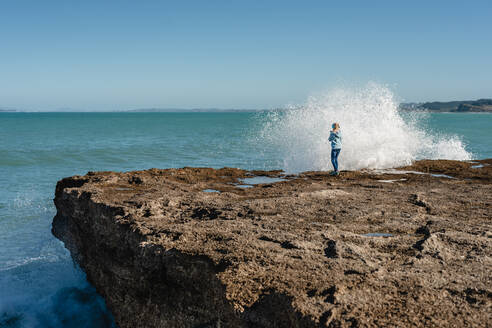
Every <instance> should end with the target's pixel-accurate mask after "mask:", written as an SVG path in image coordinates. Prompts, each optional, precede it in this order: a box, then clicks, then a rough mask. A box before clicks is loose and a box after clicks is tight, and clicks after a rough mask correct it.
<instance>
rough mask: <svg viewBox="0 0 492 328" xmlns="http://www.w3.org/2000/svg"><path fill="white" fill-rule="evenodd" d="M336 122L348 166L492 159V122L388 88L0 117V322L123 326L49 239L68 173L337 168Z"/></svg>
mask: <svg viewBox="0 0 492 328" xmlns="http://www.w3.org/2000/svg"><path fill="white" fill-rule="evenodd" d="M332 121H339V122H340V125H341V127H342V133H343V138H344V139H343V142H344V143H343V145H344V146H343V149H342V153H341V155H340V156H341V157H340V161H341V165H342V169H352V168H362V167H366V166H367V167H381V168H384V167H392V166H398V165H400V164H406V163H408V162H409V161H412V160H415V159H418V158H425V157H428V158H452V159H463V160H468V159H480V158H491V157H492V147H491V146H492V145H491V140H492V115H490V114H419V115H415V114H405V113H400V112H398V110H397V103H396V102H395V101H394V99H393V96H392V94H391V93H390V92H388V91H387V90H385V89H384V88H383V89H378V87H376V88H375V89H374V88H373V89H371V87H369V88H366V89H365V90H335V91H332V92H329V93H327V94H326V95H325V96H324V97H322V98H317V99H310V100H309V101H308V102H307V104H306V105H305V106H303V107H302V108H295V109H292V110H291V111H280V112H260V113H254V112H244V113H0V187H1V188H0V326H2V327H113V326H114V322H113V319H112V317H111V315H110V314H109V313H108V311H107V309H106V306H105V304H104V301H103V299H102V298H101V297H99V296H98V295H97V293H96V292H95V290H94V288H93V287H92V286H91V285H90V284H89V283H88V282H87V280H86V277H85V275H84V273H83V272H82V271H81V270H80V269H79V268H78V267H77V265H76V264H75V263H73V261H72V260H71V258H70V255H69V253H68V251H67V250H66V249H65V248H64V247H63V244H62V243H61V242H60V241H58V240H57V239H55V238H54V237H53V236H52V235H51V232H50V229H51V222H52V219H53V216H54V215H55V208H54V205H53V201H52V199H53V197H54V190H55V185H56V182H57V181H58V180H60V179H61V178H63V177H67V176H72V175H76V174H85V173H86V172H87V171H98V170H112V171H127V170H137V169H138V170H140V169H146V168H152V167H157V168H167V167H183V166H207V167H215V168H219V167H223V166H229V167H239V168H244V169H278V168H281V169H284V170H286V171H290V172H296V171H299V170H307V169H329V168H330V166H329V144H328V143H327V140H326V139H327V137H328V133H329V129H330V124H331V122H332Z"/></svg>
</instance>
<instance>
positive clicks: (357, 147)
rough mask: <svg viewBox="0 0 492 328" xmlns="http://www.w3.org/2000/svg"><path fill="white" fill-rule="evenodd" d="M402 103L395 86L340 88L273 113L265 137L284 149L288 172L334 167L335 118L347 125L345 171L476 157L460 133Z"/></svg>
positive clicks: (266, 121)
mask: <svg viewBox="0 0 492 328" xmlns="http://www.w3.org/2000/svg"><path fill="white" fill-rule="evenodd" d="M398 107H399V106H398V102H397V101H396V100H395V97H394V95H393V93H392V92H391V91H390V90H389V88H387V87H385V86H382V85H379V84H376V83H369V84H368V85H367V86H365V87H363V88H360V89H335V90H331V91H329V92H326V93H324V94H322V95H321V96H317V97H314V96H313V97H310V98H309V99H308V101H307V103H306V104H305V105H304V106H302V107H300V108H293V109H289V110H286V111H275V112H272V113H270V114H269V115H267V117H266V118H265V119H264V122H263V129H262V131H261V133H260V135H259V138H260V139H262V140H261V141H263V142H266V143H268V144H271V145H272V146H273V147H275V148H277V149H278V151H280V152H281V156H282V158H283V166H284V167H283V169H284V170H285V171H286V172H300V171H306V170H330V169H332V167H331V162H330V151H331V149H330V144H329V142H328V137H329V134H330V130H331V124H332V123H333V122H338V123H340V126H341V131H342V136H343V146H342V151H341V153H340V157H339V163H340V167H341V169H344V170H347V169H348V170H354V169H362V168H373V169H378V168H379V169H380V168H391V167H398V166H404V165H410V164H411V163H412V162H413V161H414V160H417V159H422V158H427V159H456V160H470V159H471V154H470V153H469V152H467V151H466V149H465V147H464V145H463V143H462V141H461V140H460V138H459V137H457V136H440V135H437V134H435V133H433V132H432V131H428V130H425V129H424V128H422V126H423V123H425V122H423V121H425V115H424V116H422V114H415V115H412V114H407V116H408V117H405V119H404V118H403V116H402V113H400V111H399V110H398Z"/></svg>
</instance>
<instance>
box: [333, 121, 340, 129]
mask: <svg viewBox="0 0 492 328" xmlns="http://www.w3.org/2000/svg"><path fill="white" fill-rule="evenodd" d="M338 129H340V124H338V123H336V122H335V123H333V130H338Z"/></svg>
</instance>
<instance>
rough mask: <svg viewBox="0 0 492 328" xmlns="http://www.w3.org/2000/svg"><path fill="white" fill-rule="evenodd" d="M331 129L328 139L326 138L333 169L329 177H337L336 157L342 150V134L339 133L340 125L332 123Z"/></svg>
mask: <svg viewBox="0 0 492 328" xmlns="http://www.w3.org/2000/svg"><path fill="white" fill-rule="evenodd" d="M331 127H332V129H333V130H331V131H330V137H329V138H328V141H330V142H331V163H332V164H333V169H334V171H333V172H331V175H339V174H340V173H339V171H338V155H339V154H340V151H341V150H342V134H341V133H340V124H338V123H333V124H332V125H331Z"/></svg>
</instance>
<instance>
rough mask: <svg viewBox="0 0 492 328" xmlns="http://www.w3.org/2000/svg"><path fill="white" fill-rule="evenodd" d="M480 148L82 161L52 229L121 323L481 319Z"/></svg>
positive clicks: (350, 323) (483, 203) (484, 281)
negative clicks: (295, 171)
mask: <svg viewBox="0 0 492 328" xmlns="http://www.w3.org/2000/svg"><path fill="white" fill-rule="evenodd" d="M490 164H492V160H484V161H480V164H478V163H465V162H456V161H421V162H417V163H415V165H413V166H411V167H407V168H404V170H405V171H397V170H392V171H391V170H390V171H379V172H377V171H365V172H342V174H341V176H339V177H331V176H329V175H328V173H326V172H305V173H302V174H299V175H295V176H293V175H292V176H283V177H284V181H279V182H270V181H264V183H262V184H257V185H254V186H252V187H250V188H244V187H245V186H244V185H243V186H241V185H240V183H241V180H240V179H243V178H246V177H248V176H270V177H280V176H282V173H281V172H279V171H269V172H263V171H253V172H248V171H243V170H239V169H231V168H224V169H220V170H214V169H208V168H183V169H168V170H158V169H151V170H147V171H136V172H127V173H116V172H97V173H94V172H89V173H88V174H87V175H85V176H74V177H71V178H66V179H63V180H61V181H59V182H58V184H57V187H56V197H55V205H56V208H57V210H58V212H57V215H56V217H55V218H54V221H53V233H54V235H55V236H57V237H58V238H59V239H61V240H62V241H63V242H64V243H65V246H66V247H67V248H68V249H69V250H70V252H71V254H72V256H73V258H74V259H75V260H76V261H77V262H78V263H79V264H80V266H81V268H82V269H83V270H84V271H85V272H86V273H87V278H88V279H89V281H90V282H91V283H92V284H93V285H94V286H95V287H96V289H97V291H98V292H99V293H100V294H101V295H102V296H103V297H104V298H105V299H106V302H107V304H108V306H109V308H110V309H111V311H112V312H113V314H114V317H115V319H116V321H117V323H118V325H119V326H120V327H325V326H329V327H357V326H373V327H376V326H417V327H431V326H441V327H449V326H473V327H486V326H487V325H488V324H489V323H490V319H491V304H492V282H491V275H490V272H491V269H492V257H491V254H492V247H491V246H492V232H491V218H492V165H490ZM412 170H417V171H419V172H422V173H420V174H417V173H415V172H413V173H412V172H408V171H412ZM432 174H436V175H435V176H433V175H432ZM448 176H452V178H450V177H448Z"/></svg>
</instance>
